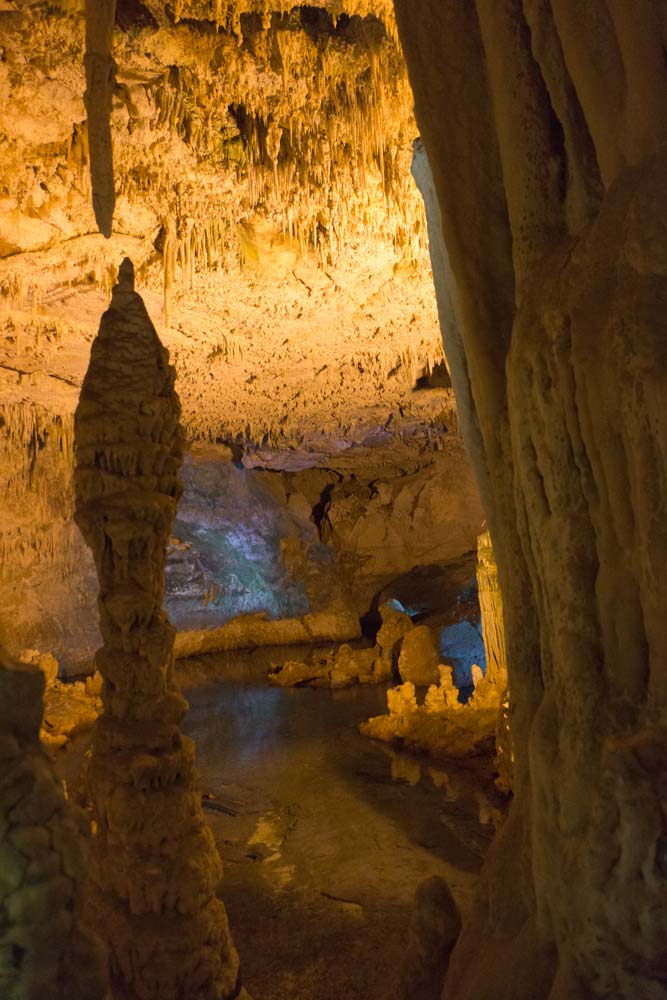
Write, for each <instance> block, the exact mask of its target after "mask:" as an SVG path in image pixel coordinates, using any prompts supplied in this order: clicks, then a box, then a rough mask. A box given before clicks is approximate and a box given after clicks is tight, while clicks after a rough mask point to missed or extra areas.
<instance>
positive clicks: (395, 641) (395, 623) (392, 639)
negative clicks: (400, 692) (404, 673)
mask: <svg viewBox="0 0 667 1000" xmlns="http://www.w3.org/2000/svg"><path fill="white" fill-rule="evenodd" d="M379 611H380V618H381V620H382V625H381V626H380V628H379V630H378V634H377V637H376V641H377V645H378V647H379V649H380V658H381V661H382V673H383V675H384V677H385V678H386V679H387V680H391V678H392V677H394V676H396V675H398V658H399V656H400V652H401V646H402V644H403V640H404V638H405V636H406V635H407V634H408V632H410V631H412V628H413V625H412V619H411V618H410V615H409V614H407V613H406V612H405V611H402V610H401V608H397V607H396V605H395V603H394V602H392V601H385V602H384V603H383V604H381V605H380V608H379ZM405 679H406V680H407V678H405Z"/></svg>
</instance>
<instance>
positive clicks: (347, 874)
mask: <svg viewBox="0 0 667 1000" xmlns="http://www.w3.org/2000/svg"><path fill="white" fill-rule="evenodd" d="M271 659H272V651H271V650H256V651H255V652H254V653H253V654H243V653H227V654H219V655H216V654H214V655H210V656H207V657H202V658H199V659H198V660H194V661H192V660H191V661H184V667H185V669H186V672H187V671H190V672H191V675H193V676H196V674H197V670H198V667H201V669H202V670H203V672H204V673H210V672H211V671H214V672H215V673H217V674H218V675H219V676H218V679H216V680H213V681H209V682H208V683H205V684H198V685H197V686H195V687H190V688H187V689H186V691H185V693H186V695H187V697H188V699H189V701H190V711H189V714H188V716H187V719H186V726H185V728H186V730H187V732H188V733H189V735H190V736H192V737H193V738H194V739H195V741H196V744H197V753H198V766H199V770H200V772H201V776H202V783H203V787H204V791H205V794H206V795H207V796H212V798H210V799H208V798H207V799H205V802H204V805H205V812H206V816H207V818H208V820H209V822H210V824H211V827H212V829H213V832H214V835H215V838H216V841H217V844H218V848H219V850H220V853H221V855H222V857H223V861H224V863H225V877H224V881H223V884H222V889H221V892H222V895H223V898H224V900H225V903H226V905H227V910H228V914H229V919H230V923H231V927H232V933H233V936H234V940H235V942H236V945H237V947H238V949H239V952H240V955H241V962H242V973H243V978H244V982H245V985H246V986H247V988H248V990H249V992H250V993H251V994H252V996H253V998H254V1000H279V998H280V1000H288V998H294V1000H340V998H343V997H345V998H349V1000H351V998H355V997H357V998H359V1000H390V998H391V997H395V980H396V975H397V972H398V969H399V967H400V962H401V957H402V954H403V950H404V942H405V940H406V936H407V928H408V923H409V919H410V913H411V909H412V900H413V896H414V891H415V888H416V886H417V884H418V883H419V882H420V881H421V880H422V879H424V878H427V877H428V876H430V875H433V874H440V875H442V876H444V877H445V878H446V879H447V882H448V883H449V885H450V887H451V889H452V891H453V893H454V895H455V896H456V897H457V899H458V901H459V904H460V905H461V907H462V909H463V910H464V911H465V909H467V907H468V906H469V904H470V900H471V894H472V891H473V889H474V886H475V883H476V880H477V875H478V872H479V869H480V866H481V863H482V859H483V856H484V853H485V851H486V849H487V847H488V845H489V842H490V839H491V837H492V835H493V829H494V827H493V823H494V821H497V820H498V819H499V818H500V812H499V810H500V809H501V803H500V801H499V799H498V798H497V796H495V795H494V792H493V790H492V786H490V783H489V781H488V777H487V778H486V779H485V778H483V777H482V775H481V774H480V773H479V772H478V771H477V770H470V769H462V768H460V767H458V768H456V769H455V768H454V767H452V768H447V769H446V770H445V769H444V768H443V767H442V765H439V766H438V767H433V766H431V765H430V764H429V763H428V762H426V761H424V760H420V759H417V758H415V757H412V756H408V755H404V754H399V753H396V752H395V751H392V750H390V749H389V748H387V747H385V746H384V745H381V744H376V743H373V742H372V741H370V740H368V739H367V738H365V737H362V736H361V735H360V734H359V732H358V731H357V727H358V724H359V723H360V722H361V721H362V720H364V719H366V718H368V717H369V716H370V715H376V714H379V713H380V712H382V711H384V708H385V689H384V688H377V687H375V688H351V689H348V690H343V691H328V690H312V689H308V688H297V689H291V690H290V689H287V690H286V689H281V688H273V687H270V686H269V685H268V683H267V682H266V671H267V669H268V666H269V663H270V661H271Z"/></svg>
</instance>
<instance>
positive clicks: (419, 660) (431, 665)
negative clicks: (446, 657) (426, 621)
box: [398, 625, 440, 687]
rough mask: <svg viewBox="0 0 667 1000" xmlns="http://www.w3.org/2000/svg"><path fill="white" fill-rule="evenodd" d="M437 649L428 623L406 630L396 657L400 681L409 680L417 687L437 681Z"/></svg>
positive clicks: (438, 661)
mask: <svg viewBox="0 0 667 1000" xmlns="http://www.w3.org/2000/svg"><path fill="white" fill-rule="evenodd" d="M439 663H440V659H439V654H438V650H437V648H436V645H435V642H434V640H433V635H432V633H431V629H430V628H429V627H428V625H417V626H416V627H415V628H413V629H410V631H409V632H406V634H405V636H404V638H403V642H402V644H401V651H400V654H399V657H398V673H399V675H400V677H401V680H402V681H411V682H412V683H413V684H415V685H416V686H417V687H428V686H429V685H430V684H435V683H437V680H438V665H439Z"/></svg>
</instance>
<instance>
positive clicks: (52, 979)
mask: <svg viewBox="0 0 667 1000" xmlns="http://www.w3.org/2000/svg"><path fill="white" fill-rule="evenodd" d="M43 694H44V674H43V673H42V671H41V670H40V668H39V667H38V666H36V665H32V664H26V663H17V662H15V661H13V660H11V659H10V658H9V657H8V656H7V655H6V654H5V652H4V651H3V650H2V649H0V912H1V913H2V921H1V923H0V995H1V996H2V997H3V1000H45V998H46V997H48V998H49V1000H104V998H105V996H106V994H107V978H106V956H105V954H104V948H103V946H102V943H101V941H100V940H99V939H98V938H97V937H96V936H95V935H94V934H93V933H91V932H90V931H89V930H87V929H86V927H85V926H83V924H82V906H83V892H82V886H83V879H84V873H85V866H84V859H83V851H82V838H83V835H84V830H85V818H84V816H83V814H82V813H80V812H79V810H77V809H76V808H73V807H71V806H70V805H69V803H68V802H67V801H66V799H65V792H64V789H63V785H62V782H61V781H60V780H59V779H58V778H57V777H56V775H55V773H54V770H53V766H52V764H51V762H50V760H49V759H48V757H47V755H46V753H45V752H44V750H43V749H42V747H41V746H40V742H39V727H40V724H41V721H42V709H43V702H42V698H43Z"/></svg>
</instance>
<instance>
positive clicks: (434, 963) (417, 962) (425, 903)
mask: <svg viewBox="0 0 667 1000" xmlns="http://www.w3.org/2000/svg"><path fill="white" fill-rule="evenodd" d="M460 933H461V914H460V912H459V908H458V906H457V905H456V901H455V899H454V897H453V896H452V894H451V891H450V889H449V886H448V885H447V883H446V882H445V880H444V879H442V878H439V877H438V876H437V875H433V876H431V878H428V879H426V880H425V881H424V882H422V883H421V884H420V885H419V886H418V887H417V892H416V893H415V909H414V913H413V915H412V920H411V921H410V928H409V931H408V942H407V947H406V955H405V960H404V963H403V968H402V969H401V981H400V987H399V994H398V996H399V997H400V1000H440V995H441V993H442V981H443V979H444V978H445V972H446V971H447V966H448V964H449V956H450V954H451V951H452V948H453V947H454V945H455V944H456V939H457V938H458V936H459V934H460Z"/></svg>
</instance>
